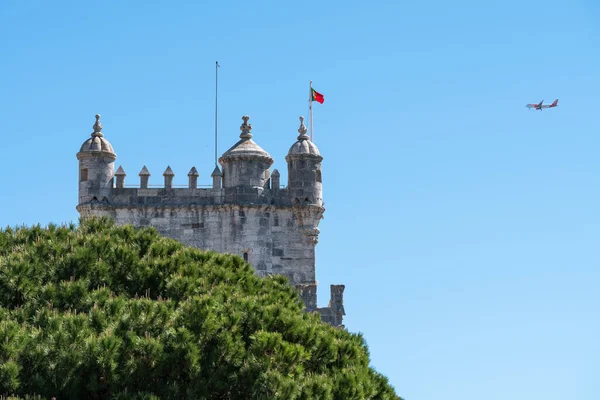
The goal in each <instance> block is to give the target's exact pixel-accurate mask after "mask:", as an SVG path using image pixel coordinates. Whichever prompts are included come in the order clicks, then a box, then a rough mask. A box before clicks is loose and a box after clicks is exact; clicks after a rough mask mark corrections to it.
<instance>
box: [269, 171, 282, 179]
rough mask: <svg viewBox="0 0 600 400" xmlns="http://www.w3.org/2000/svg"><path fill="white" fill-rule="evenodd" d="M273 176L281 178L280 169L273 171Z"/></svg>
mask: <svg viewBox="0 0 600 400" xmlns="http://www.w3.org/2000/svg"><path fill="white" fill-rule="evenodd" d="M271 176H272V177H275V178H279V177H280V176H281V174H280V173H279V170H278V169H276V170H274V171H273V173H272V174H271Z"/></svg>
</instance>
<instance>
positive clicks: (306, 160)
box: [285, 117, 323, 206]
mask: <svg viewBox="0 0 600 400" xmlns="http://www.w3.org/2000/svg"><path fill="white" fill-rule="evenodd" d="M298 133H299V134H300V135H299V136H298V141H297V142H296V143H294V144H293V145H292V147H290V151H289V152H288V155H287V156H286V157H285V160H286V161H287V164H288V195H289V196H290V200H291V202H292V205H299V204H314V205H318V206H322V205H323V185H322V180H321V161H323V157H322V156H321V154H320V153H319V149H317V146H315V144H314V143H313V142H311V141H310V139H309V137H308V135H307V134H306V126H304V117H300V128H298Z"/></svg>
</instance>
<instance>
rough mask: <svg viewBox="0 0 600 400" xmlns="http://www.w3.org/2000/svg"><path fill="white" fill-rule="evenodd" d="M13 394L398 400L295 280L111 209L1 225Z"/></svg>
mask: <svg viewBox="0 0 600 400" xmlns="http://www.w3.org/2000/svg"><path fill="white" fill-rule="evenodd" d="M0 395H4V396H17V397H21V398H26V397H28V396H42V398H52V397H56V398H57V399H59V400H62V399H106V398H114V399H140V400H142V399H148V400H149V399H298V400H308V399H331V400H334V399H335V400H348V399H360V400H365V399H399V397H398V396H397V395H396V394H395V392H394V390H393V388H392V387H391V386H390V385H389V383H388V382H387V379H386V378H385V377H384V376H382V375H380V374H378V373H377V372H375V371H374V370H373V369H372V368H370V367H369V355H368V351H367V348H366V344H365V342H364V339H363V338H362V336H361V335H357V334H351V333H348V332H347V331H345V330H343V329H338V328H334V327H331V326H329V325H327V324H324V323H322V322H321V321H320V318H319V316H318V315H316V314H309V313H306V312H304V311H303V304H302V302H301V300H300V298H299V296H298V294H297V292H296V291H295V289H294V288H292V287H291V286H290V285H288V283H287V281H286V280H285V278H283V277H281V276H273V277H270V278H266V279H261V278H258V277H257V276H256V275H255V274H254V272H253V270H252V268H251V267H250V266H249V265H248V264H247V263H245V262H244V261H243V260H242V259H241V258H240V257H237V256H233V255H224V254H217V253H213V252H204V251H200V250H198V249H193V248H187V247H185V246H183V245H182V244H180V243H179V242H176V241H175V240H171V239H167V238H163V237H161V236H160V235H158V233H157V232H156V231H155V230H154V229H151V228H145V229H134V228H133V227H131V226H124V227H116V226H115V225H114V223H112V222H111V221H109V220H106V219H89V220H86V221H84V222H82V223H81V225H80V226H79V227H76V226H74V225H70V226H61V227H58V226H54V225H50V226H48V227H47V228H45V229H43V228H41V227H40V226H34V227H31V228H25V227H22V228H18V229H11V228H7V229H5V230H3V231H0Z"/></svg>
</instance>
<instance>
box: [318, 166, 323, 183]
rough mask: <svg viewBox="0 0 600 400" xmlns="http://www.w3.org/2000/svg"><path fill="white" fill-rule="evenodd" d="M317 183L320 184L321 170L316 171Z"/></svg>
mask: <svg viewBox="0 0 600 400" xmlns="http://www.w3.org/2000/svg"><path fill="white" fill-rule="evenodd" d="M317 182H319V183H322V181H321V170H320V169H318V170H317Z"/></svg>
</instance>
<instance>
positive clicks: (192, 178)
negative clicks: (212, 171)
mask: <svg viewBox="0 0 600 400" xmlns="http://www.w3.org/2000/svg"><path fill="white" fill-rule="evenodd" d="M198 176H200V174H199V173H198V170H197V169H196V167H192V169H190V172H188V179H189V183H188V187H189V188H190V189H197V188H198Z"/></svg>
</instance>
